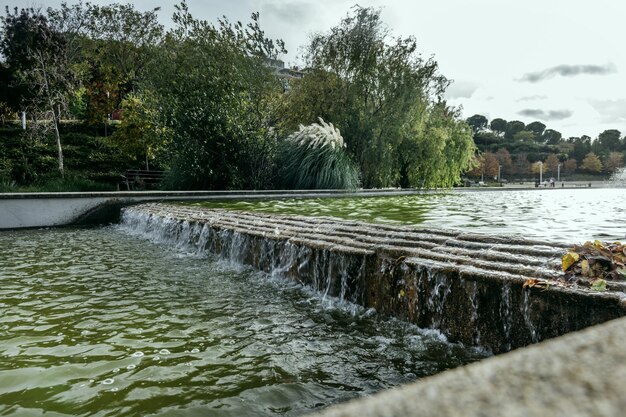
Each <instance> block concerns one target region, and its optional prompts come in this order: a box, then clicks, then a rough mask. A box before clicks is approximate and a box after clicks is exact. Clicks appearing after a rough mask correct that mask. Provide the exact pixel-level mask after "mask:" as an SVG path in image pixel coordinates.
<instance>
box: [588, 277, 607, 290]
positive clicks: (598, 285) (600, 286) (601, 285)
mask: <svg viewBox="0 0 626 417" xmlns="http://www.w3.org/2000/svg"><path fill="white" fill-rule="evenodd" d="M591 289H592V290H594V291H606V281H605V280H603V279H602V278H598V279H597V280H595V281H593V284H591Z"/></svg>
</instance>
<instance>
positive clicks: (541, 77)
mask: <svg viewBox="0 0 626 417" xmlns="http://www.w3.org/2000/svg"><path fill="white" fill-rule="evenodd" d="M616 72H617V68H616V67H615V65H614V64H606V65H557V66H556V67H552V68H548V69H545V70H543V71H537V72H529V73H526V74H524V75H523V76H522V78H521V79H520V80H519V81H525V82H530V83H537V82H540V81H545V80H547V79H550V78H553V77H556V76H557V75H560V76H561V77H575V76H577V75H583V74H588V75H607V74H614V73H616Z"/></svg>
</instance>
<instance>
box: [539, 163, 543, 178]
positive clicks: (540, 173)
mask: <svg viewBox="0 0 626 417" xmlns="http://www.w3.org/2000/svg"><path fill="white" fill-rule="evenodd" d="M542 183H543V162H542V161H539V184H542Z"/></svg>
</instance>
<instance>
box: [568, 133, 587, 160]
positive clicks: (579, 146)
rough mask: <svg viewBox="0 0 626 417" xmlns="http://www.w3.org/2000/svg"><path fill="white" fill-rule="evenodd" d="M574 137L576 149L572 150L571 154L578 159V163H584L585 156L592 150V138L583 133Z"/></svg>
mask: <svg viewBox="0 0 626 417" xmlns="http://www.w3.org/2000/svg"><path fill="white" fill-rule="evenodd" d="M570 139H573V143H574V149H573V150H572V152H571V156H572V157H573V158H575V159H576V161H577V162H578V163H581V164H582V161H583V159H585V156H586V155H587V154H588V153H589V152H591V138H590V137H589V136H587V135H583V136H581V137H580V138H570Z"/></svg>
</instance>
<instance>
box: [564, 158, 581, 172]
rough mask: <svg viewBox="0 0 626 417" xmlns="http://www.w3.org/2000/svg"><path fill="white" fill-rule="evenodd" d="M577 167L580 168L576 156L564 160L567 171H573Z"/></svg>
mask: <svg viewBox="0 0 626 417" xmlns="http://www.w3.org/2000/svg"><path fill="white" fill-rule="evenodd" d="M576 168H578V165H577V163H576V159H574V158H570V159H568V160H567V161H565V162H563V169H564V170H565V172H569V173H572V172H574V171H576Z"/></svg>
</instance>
